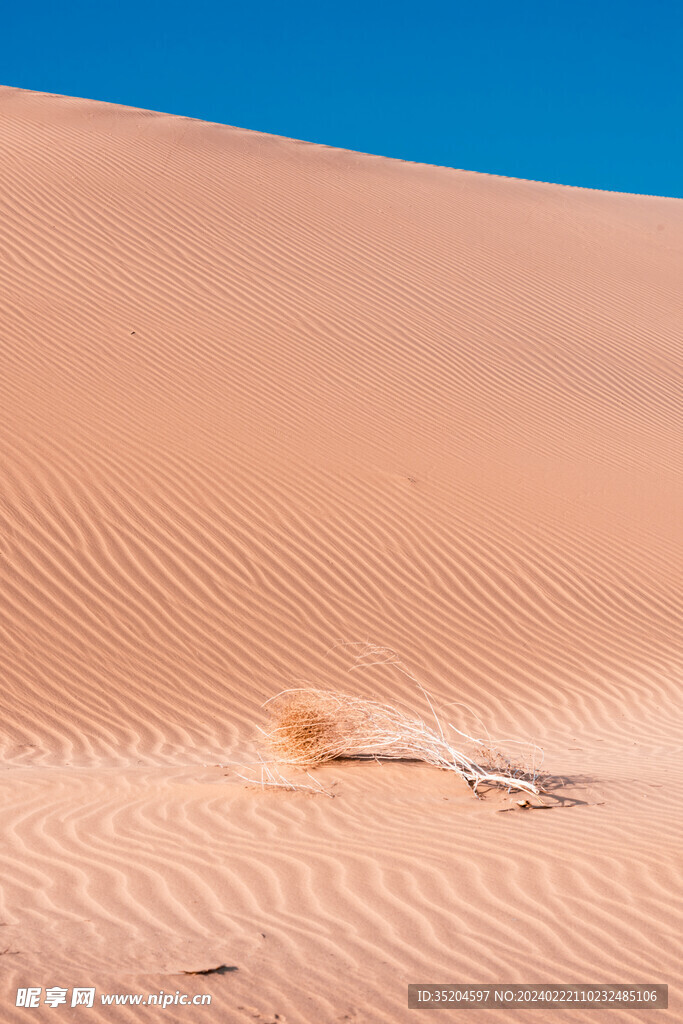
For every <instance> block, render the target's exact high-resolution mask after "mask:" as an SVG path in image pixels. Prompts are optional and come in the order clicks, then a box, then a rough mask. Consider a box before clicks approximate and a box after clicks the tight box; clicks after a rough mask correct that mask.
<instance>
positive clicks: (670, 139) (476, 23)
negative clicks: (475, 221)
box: [0, 0, 683, 197]
mask: <svg viewBox="0 0 683 1024" xmlns="http://www.w3.org/2000/svg"><path fill="white" fill-rule="evenodd" d="M682 55H683V4H681V3H680V0H648V2H647V3H644V2H640V3H636V2H631V0H621V2H620V3H617V2H615V0H545V2H544V3H540V2H537V0H527V2H525V3H521V2H520V3H514V2H502V0H489V2H487V0H469V2H468V3H461V2H460V0H450V2H432V0H425V2H423V3H419V2H416V3H412V4H408V3H404V2H402V0H393V2H384V3H378V2H375V0H368V2H365V3H363V2H358V0H344V2H338V3H335V4H332V3H329V2H326V0H316V2H309V0H303V2H298V0H291V2H289V3H288V2H286V0H279V2H270V0H268V2H262V3H258V2H253V3H251V4H250V3H248V2H246V3H240V4H233V3H232V2H231V0H225V2H223V3H216V2H211V3H208V2H206V0H196V2H194V3H191V4H187V3H183V4H181V3H177V2H175V0H168V2H165V3H158V2H152V3H150V2H144V0H142V2H140V3H133V2H131V0H120V2H118V3H116V4H111V5H109V6H107V5H100V4H94V3H92V2H91V0H89V2H87V3H85V2H83V0H69V2H68V3H65V4H56V3H54V2H52V0H51V2H49V3H47V2H44V0H38V2H37V3H33V4H31V3H26V4H20V3H15V4H11V5H8V6H7V7H6V8H5V10H4V12H3V28H2V32H1V33H0V81H1V82H2V83H3V84H5V85H16V86H20V87H22V88H26V89H36V90H39V91H46V92H56V93H65V94H68V95H74V96H85V97H90V98H93V99H101V100H108V101H110V102H113V103H124V104H128V105H131V106H136V107H145V108H149V109H153V110H163V111H168V112H170V113H174V114H185V115H189V116H191V117H198V118H202V119H205V120H209V121H220V122H223V123H226V124H232V125H239V126H240V127H243V128H253V129H255V130H257V131H266V132H272V133H274V134H276V135H287V136H291V137H294V138H299V139H307V140H309V141H311V142H323V143H327V144H328V145H333V146H342V147H344V148H347V149H356V150H361V151H364V152H369V153H379V154H382V155H384V156H394V157H400V158H402V159H405V160H416V161H420V162H424V163H433V164H444V165H447V166H451V167H462V168H466V169H468V170H475V171H488V172H490V173H493V174H504V175H511V176H513V177H519V178H532V179H535V180H541V181H554V182H561V183H564V184H568V185H585V186H588V187H590V188H603V189H610V190H615V191H622V192H642V193H649V194H655V195H672V196H679V197H681V196H683V127H682V126H683V71H682V65H683V57H682Z"/></svg>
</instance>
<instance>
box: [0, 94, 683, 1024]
mask: <svg viewBox="0 0 683 1024" xmlns="http://www.w3.org/2000/svg"><path fill="white" fill-rule="evenodd" d="M0 138H1V139H2V150H3V159H2V161H0V176H1V180H0V206H1V214H2V215H1V216H0V260H1V261H2V281H3V288H2V292H1V294H0V308H1V311H2V318H1V322H2V342H1V345H0V357H1V360H2V363H1V372H0V464H1V465H2V474H1V478H0V579H1V591H0V637H1V640H2V642H1V643H0V658H1V664H2V674H3V686H2V691H1V692H2V702H3V715H2V721H3V728H2V730H1V732H0V753H1V757H2V761H1V763H2V768H3V772H2V776H1V777H0V783H1V785H2V790H3V796H2V801H3V803H2V806H3V814H2V822H3V843H2V853H1V860H2V879H3V883H2V902H1V904H0V922H2V924H1V925H0V951H1V950H2V949H4V948H5V947H7V951H6V952H5V953H3V954H2V955H0V967H1V968H3V971H2V974H3V977H4V980H3V985H2V998H3V1000H4V1005H5V1009H3V1011H2V1015H1V1016H2V1019H6V1020H14V1019H16V1020H23V1019H24V1018H25V1017H26V1015H27V1013H28V1012H29V1011H26V1010H24V1009H21V1008H15V1007H14V1005H13V1004H14V1000H15V992H16V988H17V986H21V985H23V986H26V985H37V986H43V987H47V986H50V985H60V984H61V985H63V986H65V987H71V986H74V985H89V984H90V985H97V987H98V990H100V991H104V992H138V991H140V992H145V993H146V992H148V991H149V992H154V991H158V990H159V989H163V990H165V991H167V992H169V991H171V992H175V991H176V990H177V989H179V990H181V991H185V992H189V993H194V992H208V993H211V994H212V997H213V1005H212V1006H211V1007H209V1008H207V1007H203V1008H195V1007H193V1008H192V1009H187V1008H178V1009H177V1010H176V1009H170V1008H168V1009H166V1010H164V1011H163V1015H164V1018H165V1019H167V1020H176V1019H177V1020H179V1021H180V1020H188V1021H189V1020H212V1021H213V1020H221V1021H228V1022H232V1021H236V1022H238V1021H247V1020H258V1019H261V1020H262V1021H274V1020H276V1019H277V1020H279V1021H283V1020H286V1021H288V1022H289V1024H308V1022H311V1024H333V1022H338V1021H345V1020H356V1021H359V1022H360V1021H364V1022H365V1021H368V1022H387V1024H393V1022H398V1021H404V1020H406V1021H407V1020H412V1019H413V1018H414V1016H415V1011H408V1010H407V1009H406V1003H407V984H408V982H411V981H413V982H419V981H424V982H454V981H462V982H472V983H477V982H479V983H484V982H499V981H505V982H541V981H543V982H556V983H568V982H581V981H586V982H596V983H598V982H600V983H605V982H610V983H611V982H625V983H626V982H628V983H641V982H658V983H668V984H669V985H670V1004H669V1005H670V1007H671V1008H670V1009H669V1010H668V1011H661V1012H660V1015H659V1018H658V1019H662V1020H671V1021H676V1020H678V1019H680V1010H677V1009H676V1006H677V1005H679V1006H680V999H681V997H682V996H683V991H682V986H681V981H680V954H681V948H680V938H679V933H680V923H681V919H680V907H681V894H682V893H681V883H682V881H683V868H682V862H681V856H680V838H679V837H680V833H681V826H682V822H683V801H682V799H681V796H680V786H679V785H678V783H679V781H680V778H681V768H680V736H681V727H682V725H683V710H682V706H681V698H680V679H681V664H682V660H683V659H682V658H681V643H680V640H681V587H680V582H681V568H682V567H681V541H680V537H681V485H680V481H681V478H682V476H681V470H682V468H683V467H682V465H681V464H682V463H683V447H682V446H681V437H682V436H683V423H682V422H681V421H682V419H683V417H682V415H681V409H682V405H681V390H680V383H681V349H680V338H681V323H683V293H682V292H681V288H680V281H681V280H682V279H683V204H681V202H680V201H678V200H673V199H660V198H654V197H643V196H630V195H620V194H611V193H600V192H593V191H588V190H583V189H576V188H566V187H562V186H557V185H547V184H542V183H537V182H526V181H516V180H512V179H502V178H496V177H493V176H487V175H479V174H474V173H470V172H465V171H455V170H450V169H444V168H436V167H429V166H422V165H414V164H406V163H402V162H399V161H392V160H386V159H383V158H379V157H373V156H366V155H363V154H357V153H349V152H344V151H341V150H335V149H331V148H326V147H320V146H313V145H309V144H304V143H299V142H295V141H292V140H287V139H280V138H276V137H272V136H266V135H261V134H258V133H253V132H247V131H243V130H239V129H235V128H229V127H225V126H221V125H212V124H205V123H202V122H198V121H192V120H189V119H185V118H180V117H172V116H169V115H164V114H155V113H149V112H146V111H140V110H133V109H129V108H124V107H117V106H111V105H107V104H102V103H95V102H92V101H86V100H78V99H71V98H64V97H58V96H48V95H40V94H35V93H28V92H23V91H20V90H15V89H2V90H0ZM357 640H369V641H371V642H374V643H378V644H381V645H387V646H389V647H391V648H394V649H395V650H396V651H398V652H399V653H400V655H401V656H402V658H403V659H404V661H405V663H406V665H408V666H409V667H410V669H411V670H412V671H413V672H414V673H415V674H416V675H417V676H418V677H419V678H420V680H421V681H422V682H423V683H424V684H425V685H426V686H428V687H429V689H430V691H431V692H432V693H433V694H434V696H435V698H436V699H437V700H438V701H439V702H441V703H446V702H449V701H458V702H461V703H462V704H463V705H466V706H467V708H468V709H470V710H469V711H466V710H465V709H464V708H463V707H461V706H457V707H456V708H454V709H453V712H452V714H453V716H454V718H455V720H456V724H458V726H459V727H460V728H465V729H466V730H467V731H470V728H471V726H472V722H473V716H474V715H476V716H479V717H480V718H481V720H482V721H483V722H485V723H486V725H487V727H488V728H489V729H490V731H491V733H492V734H493V735H496V736H512V737H519V738H522V739H525V740H526V739H529V740H533V741H535V742H536V743H538V744H540V745H541V746H542V747H543V749H544V752H545V767H546V769H547V770H548V771H549V773H550V775H551V786H552V796H551V799H552V801H553V804H554V810H553V813H552V814H550V813H548V812H547V811H545V812H543V813H537V812H523V811H519V810H515V811H512V812H511V813H500V812H501V811H502V810H504V809H505V808H506V807H508V806H512V804H513V800H512V798H508V797H503V796H495V795H494V796H491V797H489V798H487V799H486V800H483V801H477V800H475V799H474V798H473V797H472V795H471V793H470V792H469V791H468V790H467V789H466V788H465V787H462V788H460V787H459V785H458V783H457V782H454V780H453V779H452V778H450V777H449V776H446V775H445V774H443V773H439V772H437V771H434V770H431V769H428V768H426V767H423V766H418V765H406V764H400V765H399V764H392V765H386V764H385V765H382V766H380V765H367V764H351V765H349V764H346V765H330V766H327V767H325V768H324V769H321V770H320V772H319V773H318V777H319V778H320V779H321V780H322V781H323V782H324V783H325V784H326V785H329V786H331V787H333V788H332V790H331V791H332V792H333V793H334V794H335V799H333V800H329V799H326V798H325V797H319V798H314V797H309V796H307V795H305V794H303V793H287V792H261V791H258V790H255V789H250V788H248V787H245V786H244V785H243V783H242V782H241V781H240V780H239V779H238V778H236V776H235V773H234V770H233V769H232V768H231V767H229V765H230V764H231V763H232V762H240V761H249V760H251V759H253V757H254V756H255V752H256V750H257V738H256V736H257V734H256V726H257V725H258V724H259V723H261V722H262V716H263V712H262V710H261V707H260V705H261V703H262V701H263V700H265V699H266V698H267V697H269V696H271V695H272V694H273V693H275V692H277V691H278V690H281V689H283V688H285V687H287V686H292V685H296V683H297V681H299V680H305V681H308V682H311V683H313V684H314V685H317V686H330V687H334V688H338V689H343V690H346V691H349V692H353V693H358V694H362V695H365V696H374V697H377V698H379V699H382V700H405V701H412V702H413V703H414V702H415V689H414V687H413V686H412V684H411V683H410V681H409V680H408V679H407V678H406V677H405V676H404V675H401V674H400V673H399V672H397V671H396V670H395V669H391V668H390V667H381V666H378V667H376V668H375V669H372V670H367V671H363V672H356V671H349V669H350V668H351V665H352V664H353V659H352V657H351V655H350V652H349V649H348V648H344V647H343V646H338V644H339V642H340V641H357ZM335 645H337V646H335ZM221 766H227V767H221ZM220 965H226V967H237V968H238V969H237V970H236V971H225V972H223V973H220V974H212V975H205V976H202V975H187V974H183V973H182V972H184V971H197V970H202V969H206V968H210V967H215V966H220ZM30 1012H31V1013H32V1015H33V1016H32V1019H43V1017H45V1018H47V1019H53V1017H55V1018H56V1017H59V1016H60V1015H61V1019H65V1020H71V1019H73V1020H78V1019H80V1016H79V1015H83V1014H84V1013H85V1012H86V1011H84V1010H82V1009H81V1008H80V1007H75V1008H73V1009H71V1008H69V1007H59V1008H56V1009H52V1008H51V1007H42V1008H40V1009H35V1010H32V1011H30ZM87 1013H89V1015H90V1018H91V1019H93V1020H100V1019H101V1020H112V1021H114V1020H116V1021H118V1020H121V1021H127V1020H131V1021H132V1020H136V1021H137V1020H140V1021H152V1020H158V1019H159V1015H160V1013H161V1011H160V1010H159V1009H158V1008H155V1007H153V1006H147V1007H137V1008H135V1009H132V1008H124V1007H117V1008H111V1007H102V1006H100V1007H99V1008H98V1009H92V1010H89V1011H87ZM482 1013H483V1011H482ZM256 1014H258V1015H260V1016H255V1015H256ZM276 1014H279V1017H277V1018H276V1016H275V1015H276ZM603 1015H604V1016H605V1018H606V1019H608V1020H609V1021H611V1022H613V1024H617V1022H618V1021H622V1020H623V1021H636V1020H640V1019H641V1016H642V1013H641V1012H640V1011H637V1010H631V1009H623V1008H622V1009H614V1010H610V1011H609V1012H607V1011H605V1013H604V1014H603V1013H602V1012H601V1011H595V1010H581V1009H577V1010H576V1011H572V1017H571V1019H572V1020H573V1021H583V1020H584V1019H585V1020H586V1021H590V1022H596V1021H597V1020H598V1019H600V1018H601V1016H603ZM480 1016H481V1014H480V1013H479V1012H478V1011H471V1012H470V1015H469V1016H468V1018H467V1019H468V1020H469V1021H471V1022H474V1021H475V1020H477V1019H479V1017H480ZM485 1019H487V1020H488V1016H487V1017H486V1018H485ZM555 1019H556V1016H555V1015H554V1014H553V1013H547V1012H546V1011H544V1010H537V1011H536V1013H535V1016H534V1020H535V1021H538V1024H541V1022H542V1021H543V1020H555ZM563 1019H564V1018H563Z"/></svg>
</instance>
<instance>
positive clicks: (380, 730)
mask: <svg viewBox="0 0 683 1024" xmlns="http://www.w3.org/2000/svg"><path fill="white" fill-rule="evenodd" d="M378 650H385V649H379V648H374V649H373V651H374V653H376V652H377V651H378ZM377 663H378V662H375V664H377ZM382 663H383V664H386V663H387V662H382ZM392 663H393V664H396V662H392ZM417 685H418V686H419V688H420V690H422V693H423V695H424V697H425V698H426V700H427V702H428V704H429V707H430V710H431V712H432V716H433V718H434V721H435V725H436V727H435V728H432V727H431V726H429V725H427V724H426V723H425V722H424V721H422V720H421V719H419V718H417V717H414V716H413V715H411V714H407V713H406V712H404V711H402V710H400V709H399V708H396V707H393V706H392V705H390V704H380V703H378V702H376V701H373V700H367V699H365V698H362V697H352V696H349V695H348V694H344V693H336V692H332V691H328V690H317V689H306V688H301V689H293V690H285V691H283V692H282V693H279V694H277V696H275V697H272V698H271V699H270V700H269V701H267V702H266V706H267V707H268V709H269V714H270V721H269V723H268V728H267V729H265V730H263V733H264V735H265V737H266V740H267V742H268V745H269V747H270V751H271V752H272V755H273V757H274V758H275V760H276V761H278V762H280V763H282V764H287V765H296V766H299V767H302V768H310V767H314V766H316V765H320V764H324V763H325V762H328V761H333V760H336V759H339V758H352V757H375V758H392V759H395V758H405V759H411V760H419V761H424V762H425V763H426V764H431V765H434V766H435V767H437V768H441V769H444V770H446V771H452V772H455V773H456V774H457V775H459V776H460V777H461V778H463V779H464V780H465V781H466V782H467V783H468V784H469V785H470V786H471V787H472V789H473V790H474V791H475V793H476V791H477V788H478V786H481V785H485V786H496V787H503V788H505V789H507V790H512V789H518V790H523V791H524V792H526V793H533V794H537V793H538V792H539V789H538V786H537V785H536V777H537V773H536V771H535V770H532V771H529V770H528V769H527V768H525V767H524V766H522V765H519V764H514V763H513V762H512V761H511V760H509V759H508V758H507V757H505V756H504V755H502V754H501V753H500V752H499V751H497V750H493V749H491V747H490V745H489V743H488V742H486V743H485V742H484V741H480V740H473V739H472V738H471V737H466V736H464V734H463V733H460V732H459V730H457V729H455V727H454V726H452V725H450V724H449V723H446V722H442V721H441V720H440V718H439V717H438V715H437V714H436V711H435V710H434V706H433V703H432V701H431V699H430V697H429V695H428V694H427V692H426V691H425V690H424V688H423V687H422V686H420V684H417ZM456 737H462V738H464V739H466V740H468V741H469V743H470V744H474V746H475V748H476V749H477V750H478V756H477V758H476V760H475V759H474V757H470V756H468V755H467V754H465V753H464V752H463V751H462V750H460V749H459V745H460V742H459V740H458V739H457V738H456ZM456 743H458V747H456V745H455V744H456Z"/></svg>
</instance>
